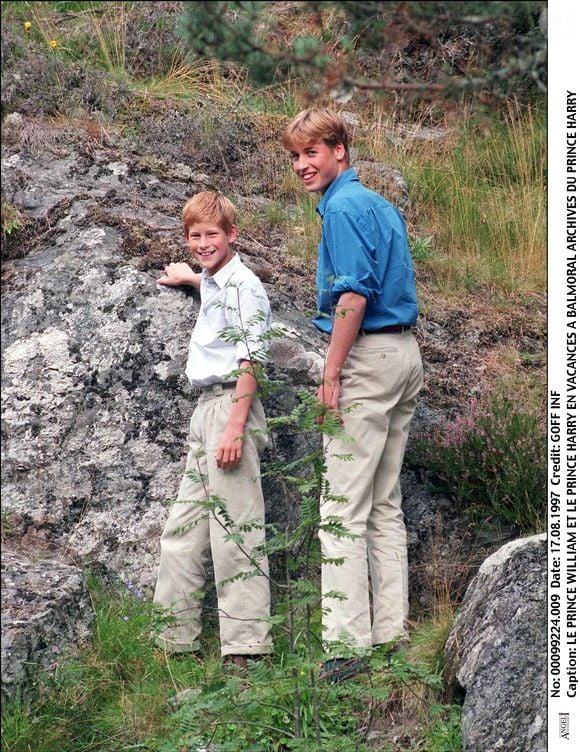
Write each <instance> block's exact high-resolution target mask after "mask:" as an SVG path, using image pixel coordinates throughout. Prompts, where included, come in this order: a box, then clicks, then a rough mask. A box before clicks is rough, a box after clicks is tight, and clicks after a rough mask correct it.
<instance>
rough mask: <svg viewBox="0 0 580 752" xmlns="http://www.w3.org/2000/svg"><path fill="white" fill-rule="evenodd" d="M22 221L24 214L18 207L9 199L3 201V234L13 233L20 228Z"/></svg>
mask: <svg viewBox="0 0 580 752" xmlns="http://www.w3.org/2000/svg"><path fill="white" fill-rule="evenodd" d="M22 221H23V220H22V214H21V213H20V212H19V211H18V209H17V208H16V207H15V206H13V205H12V204H9V203H8V202H7V201H2V235H3V236H6V235H11V234H12V233H13V232H15V231H16V230H18V229H20V227H22Z"/></svg>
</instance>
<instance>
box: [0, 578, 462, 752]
mask: <svg viewBox="0 0 580 752" xmlns="http://www.w3.org/2000/svg"><path fill="white" fill-rule="evenodd" d="M90 589H91V593H92V597H93V602H94V607H95V613H96V623H95V628H94V632H93V638H92V640H91V643H90V644H88V645H86V646H85V647H84V648H83V650H82V652H81V653H80V654H76V655H70V656H66V655H61V656H58V665H56V666H55V668H54V670H53V671H52V672H51V673H50V675H39V676H38V677H37V678H36V681H35V683H34V687H33V688H32V689H31V691H30V692H29V695H28V699H27V700H17V701H13V702H11V703H5V704H4V706H3V711H2V750H3V752H55V751H56V750H58V752H121V750H123V752H125V751H126V750H148V751H149V752H153V751H155V752H178V750H181V749H184V747H183V746H182V744H187V742H188V741H189V743H193V740H194V739H199V740H202V739H203V740H204V742H205V743H207V741H208V739H209V737H210V736H211V738H212V739H213V740H214V742H216V743H218V742H219V744H221V745H223V749H224V750H239V752H246V751H247V750H249V749H255V750H263V751H264V752H282V750H284V749H288V747H286V746H284V745H285V743H286V742H287V741H288V740H290V739H292V736H293V733H294V722H293V720H292V719H293V717H294V713H295V710H296V706H295V702H296V701H298V702H299V704H300V717H301V722H302V725H303V728H304V729H305V730H308V729H310V732H309V733H306V734H305V737H304V738H303V739H302V741H301V742H300V743H299V744H297V745H295V746H293V747H292V749H300V750H303V752H319V750H320V749H322V748H323V749H325V750H333V751H334V750H344V751H345V752H346V751H347V750H351V752H354V750H355V749H356V750H359V752H362V750H364V749H365V746H364V744H361V743H360V737H359V728H360V726H361V723H362V722H363V720H364V718H365V715H366V713H367V711H368V707H369V706H368V702H369V696H375V695H376V697H378V698H380V700H381V702H383V701H387V700H388V699H389V698H390V699H391V701H392V702H394V703H395V704H396V703H397V702H400V699H397V698H399V696H400V693H401V692H404V693H406V696H407V700H406V703H407V705H408V704H409V698H410V699H411V701H412V698H413V697H415V698H416V697H419V696H421V705H422V710H421V718H422V725H421V734H422V737H423V742H422V744H423V743H425V740H426V739H427V738H431V736H433V735H439V736H441V735H442V734H444V733H447V732H446V731H445V729H446V728H447V727H448V726H449V723H450V721H449V718H453V717H455V716H454V715H453V713H455V711H453V709H451V708H449V707H448V706H440V704H439V703H440V696H439V689H438V688H440V687H441V679H440V675H439V674H440V667H439V666H438V664H437V662H436V661H435V662H433V661H430V660H428V659H427V660H426V657H425V656H426V654H427V653H428V652H429V650H430V647H429V646H430V645H431V642H430V641H429V638H428V637H427V638H426V637H425V635H426V634H427V635H428V634H430V632H429V630H427V631H426V632H425V631H423V636H422V637H421V636H420V634H419V632H417V635H418V637H417V638H413V639H414V640H416V641H417V644H418V645H419V647H418V648H415V656H414V657H413V654H412V653H413V650H414V648H413V647H411V648H410V653H409V656H408V659H407V657H406V656H405V655H402V656H401V655H398V657H397V661H396V662H394V663H390V664H389V661H388V659H385V658H381V656H380V655H379V654H377V655H376V656H375V657H374V658H373V663H372V665H373V670H372V678H371V679H370V680H369V679H368V678H366V677H362V678H361V679H360V680H357V681H355V682H352V683H349V684H348V685H342V686H338V687H331V686H330V685H324V686H322V687H320V688H319V692H318V708H317V710H315V708H314V706H313V704H312V695H311V689H310V686H309V684H310V678H309V675H308V672H307V668H306V667H307V665H308V658H307V657H306V655H302V656H301V655H300V654H296V655H294V656H291V655H289V654H288V653H287V651H286V650H284V649H283V648H284V642H283V640H281V641H280V645H279V646H278V647H277V649H276V653H275V654H274V655H273V656H272V657H271V659H270V660H269V661H262V662H259V663H256V664H253V667H252V670H251V671H250V672H249V674H248V675H247V676H246V677H240V676H239V675H236V673H235V671H234V672H232V671H231V669H230V670H229V671H224V669H223V667H222V663H221V658H220V655H219V645H218V640H217V634H216V632H217V629H216V626H215V624H207V625H206V628H205V630H204V638H203V639H202V653H201V656H202V657H199V658H198V657H195V656H192V657H186V658H185V659H181V660H179V659H175V658H171V657H170V656H168V655H166V654H164V653H163V651H160V650H159V649H157V648H156V647H155V646H154V644H153V642H152V640H151V636H150V635H151V630H152V628H153V624H154V623H155V617H154V614H153V610H152V607H151V604H150V603H148V602H146V601H145V600H141V599H138V598H135V597H134V595H133V594H131V593H130V592H129V591H125V589H124V588H112V587H111V586H107V585H104V584H102V583H100V582H98V581H95V580H91V582H90ZM435 633H436V635H437V636H436V638H434V639H435V641H437V640H439V641H440V639H441V634H440V629H439V631H437V630H435ZM426 643H429V644H428V645H427V644H426ZM276 644H277V645H278V641H276ZM433 644H434V643H433ZM434 650H435V652H437V650H438V648H436V647H434ZM315 665H318V664H315ZM293 666H295V668H293ZM293 671H294V672H295V676H297V683H296V682H295V681H294V680H291V679H290V677H291V676H292V673H293ZM294 686H298V687H300V686H302V690H301V691H300V693H299V696H298V697H297V696H296V693H295V691H294V689H293V687H294ZM185 689H193V690H194V692H193V693H192V694H191V695H190V697H189V699H188V700H186V701H185V702H184V703H183V704H182V705H181V707H180V708H176V707H174V706H172V704H171V702H170V701H171V698H173V697H174V696H175V695H176V694H178V693H179V692H181V691H182V690H185ZM369 693H370V695H369ZM431 707H432V708H433V710H430V709H429V708H431ZM315 712H317V713H318V714H319V717H320V727H321V733H322V742H321V744H322V747H320V748H319V747H318V742H316V740H315V739H314V736H313V734H314V732H313V731H312V719H313V714H314V713H315ZM380 714H381V711H380V708H378V709H377V712H376V718H375V720H374V722H375V723H378V724H379V725H380V724H381V718H380ZM309 719H310V720H309ZM204 727H205V729H206V730H205V732H204V730H203V729H204ZM311 734H312V735H311ZM309 737H310V740H309ZM185 748H188V747H187V746H186V747H185ZM436 749H441V751H443V749H444V747H433V748H431V747H429V746H421V747H418V748H417V750H418V752H419V751H420V750H424V752H434V750H436ZM454 749H455V747H450V748H449V750H450V752H451V750H454Z"/></svg>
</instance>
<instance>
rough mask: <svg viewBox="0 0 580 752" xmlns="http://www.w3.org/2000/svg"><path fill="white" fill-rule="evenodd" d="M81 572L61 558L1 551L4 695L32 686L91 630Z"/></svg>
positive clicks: (91, 620)
mask: <svg viewBox="0 0 580 752" xmlns="http://www.w3.org/2000/svg"><path fill="white" fill-rule="evenodd" d="M93 620H94V614H93V609H92V606H91V601H90V597H89V594H88V590H87V586H86V582H85V578H84V575H83V573H82V572H81V571H80V569H78V568H77V567H71V566H68V565H66V564H63V563H61V562H58V561H54V560H51V559H44V560H41V561H37V562H33V561H30V560H28V559H27V558H26V557H24V556H21V555H17V554H14V553H8V552H3V553H2V699H3V700H5V699H12V698H14V697H15V696H16V695H17V694H18V693H19V691H21V690H22V689H27V688H28V689H29V688H30V687H31V686H32V685H33V684H34V681H35V679H36V677H37V676H38V675H39V674H40V672H42V671H50V670H51V669H53V668H54V667H55V664H56V662H57V660H58V659H59V656H61V655H62V654H63V653H65V652H67V651H70V650H73V649H75V648H77V647H78V646H79V645H81V644H82V642H83V641H84V640H86V639H87V638H88V637H89V636H90V633H91V626H92V623H93Z"/></svg>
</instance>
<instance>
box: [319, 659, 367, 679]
mask: <svg viewBox="0 0 580 752" xmlns="http://www.w3.org/2000/svg"><path fill="white" fill-rule="evenodd" d="M366 670H367V665H366V663H365V662H364V661H363V660H362V659H361V658H331V659H330V660H328V661H325V662H324V666H323V667H322V669H321V670H320V674H319V677H318V678H319V679H323V680H324V681H328V682H330V684H340V683H341V682H343V681H346V679H352V677H353V676H357V674H361V673H362V672H363V671H366Z"/></svg>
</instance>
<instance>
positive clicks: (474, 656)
mask: <svg viewBox="0 0 580 752" xmlns="http://www.w3.org/2000/svg"><path fill="white" fill-rule="evenodd" d="M546 587H547V552H546V536H545V535H537V536H533V537H530V538H524V539H520V540H516V541H512V542H510V543H507V544H506V545H504V546H502V548H500V549H499V551H497V552H496V553H495V554H493V555H492V556H490V557H489V558H488V559H486V560H485V562H484V563H483V565H482V566H481V568H480V570H479V573H478V574H477V576H476V577H475V578H474V579H473V581H472V582H471V584H470V586H469V588H468V590H467V593H466V595H465V599H464V601H463V605H462V608H461V613H460V615H459V618H458V619H457V622H456V623H455V625H454V627H453V630H452V632H451V634H450V636H449V639H448V641H447V645H446V649H445V657H446V661H447V671H448V674H449V677H450V679H452V680H455V681H456V682H457V683H458V684H459V685H460V687H461V689H462V691H463V692H464V693H465V700H464V704H463V715H462V739H463V750H464V752H521V750H526V752H543V750H545V749H546V743H547V728H546V712H547V708H546V698H547V681H546V667H545V656H546V650H547V629H546Z"/></svg>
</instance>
